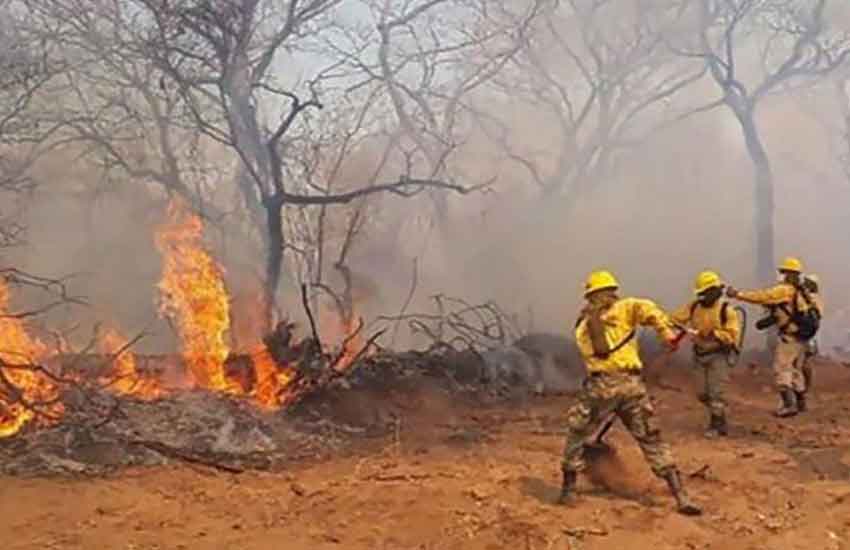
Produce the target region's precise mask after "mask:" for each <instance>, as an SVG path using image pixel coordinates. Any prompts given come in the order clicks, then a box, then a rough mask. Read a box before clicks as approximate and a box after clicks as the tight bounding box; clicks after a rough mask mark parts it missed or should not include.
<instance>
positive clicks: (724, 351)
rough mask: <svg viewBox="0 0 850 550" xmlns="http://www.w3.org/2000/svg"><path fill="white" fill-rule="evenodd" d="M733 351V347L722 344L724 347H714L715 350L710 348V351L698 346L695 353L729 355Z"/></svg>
mask: <svg viewBox="0 0 850 550" xmlns="http://www.w3.org/2000/svg"><path fill="white" fill-rule="evenodd" d="M731 351H732V349H731V348H729V347H726V346H722V347H719V348H717V349H713V350H709V351H701V350H698V349H697V348H694V355H696V356H697V357H708V356H709V355H718V354H723V355H728V354H729V353H730V352H731Z"/></svg>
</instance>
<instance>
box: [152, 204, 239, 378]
mask: <svg viewBox="0 0 850 550" xmlns="http://www.w3.org/2000/svg"><path fill="white" fill-rule="evenodd" d="M202 230H203V225H202V223H201V219H200V218H199V217H198V216H195V215H191V214H188V213H186V212H185V211H184V210H183V208H182V207H181V205H180V204H179V203H177V202H172V203H171V204H170V205H169V208H168V221H167V222H166V223H165V224H164V225H163V226H161V227H160V228H159V230H158V231H157V234H156V245H157V248H158V249H159V251H160V253H161V254H162V256H163V272H162V279H161V280H160V282H159V285H158V286H159V290H160V295H161V298H162V303H161V307H160V313H161V314H162V315H166V316H169V317H171V318H173V319H174V320H175V321H176V323H177V328H178V332H179V335H180V340H181V347H182V350H181V351H182V354H183V359H184V360H185V361H186V364H187V366H188V369H189V372H190V373H191V375H192V377H193V379H194V380H193V381H194V383H195V384H196V385H198V386H200V387H202V388H206V389H209V390H215V391H222V392H227V393H238V392H239V391H240V389H239V387H238V385H237V384H234V383H233V382H232V381H230V380H228V378H227V377H226V376H225V372H224V361H225V359H227V356H228V354H229V352H230V349H229V347H228V345H227V343H226V341H225V335H226V333H227V331H228V329H229V328H230V308H229V304H228V296H227V291H226V290H225V288H224V280H223V278H222V277H223V270H222V268H221V267H220V266H219V265H218V264H217V263H216V262H215V260H214V259H213V258H212V256H211V255H210V254H209V253H208V252H207V251H206V250H205V249H204V246H203V243H202V240H201V237H202Z"/></svg>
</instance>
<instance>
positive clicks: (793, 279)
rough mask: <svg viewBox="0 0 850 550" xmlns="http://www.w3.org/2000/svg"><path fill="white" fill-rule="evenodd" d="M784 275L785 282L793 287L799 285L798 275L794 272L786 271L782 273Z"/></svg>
mask: <svg viewBox="0 0 850 550" xmlns="http://www.w3.org/2000/svg"><path fill="white" fill-rule="evenodd" d="M782 274H783V275H785V282H787V283H791V284H792V285H794V286H799V284H800V274H799V273H796V272H794V271H786V272H784V273H782Z"/></svg>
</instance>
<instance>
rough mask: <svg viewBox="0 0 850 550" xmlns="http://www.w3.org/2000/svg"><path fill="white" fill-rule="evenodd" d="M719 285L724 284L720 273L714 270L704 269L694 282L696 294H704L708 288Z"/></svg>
mask: <svg viewBox="0 0 850 550" xmlns="http://www.w3.org/2000/svg"><path fill="white" fill-rule="evenodd" d="M718 286H723V281H722V280H721V279H720V275H718V274H717V273H715V272H714V271H703V272H702V273H700V274H699V275H697V280H696V281H695V282H694V294H702V293H703V292H705V291H706V290H708V289H710V288H714V287H718Z"/></svg>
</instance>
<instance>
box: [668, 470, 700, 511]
mask: <svg viewBox="0 0 850 550" xmlns="http://www.w3.org/2000/svg"><path fill="white" fill-rule="evenodd" d="M664 481H666V482H667V486H668V487H670V492H671V493H673V497H674V498H675V499H676V510H677V511H678V512H679V513H680V514H682V515H685V516H699V515H702V509H701V508H700V507H699V506H697V505H696V504H694V503H693V502H692V501H691V499H690V497H688V493H687V492H686V491H685V488H684V487H683V486H682V478H681V477H680V476H679V470H677V469H676V468H672V469H671V470H670V471H668V472H667V474H666V475H665V476H664Z"/></svg>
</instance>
